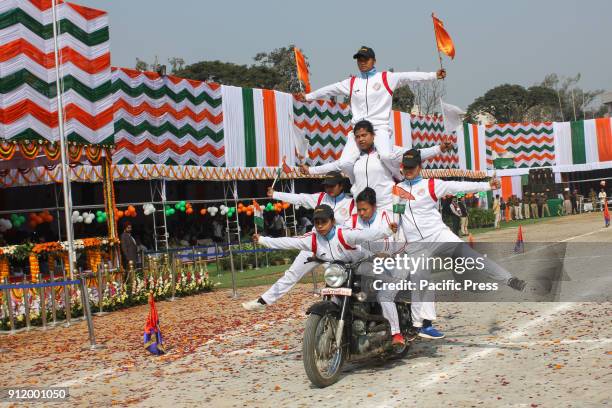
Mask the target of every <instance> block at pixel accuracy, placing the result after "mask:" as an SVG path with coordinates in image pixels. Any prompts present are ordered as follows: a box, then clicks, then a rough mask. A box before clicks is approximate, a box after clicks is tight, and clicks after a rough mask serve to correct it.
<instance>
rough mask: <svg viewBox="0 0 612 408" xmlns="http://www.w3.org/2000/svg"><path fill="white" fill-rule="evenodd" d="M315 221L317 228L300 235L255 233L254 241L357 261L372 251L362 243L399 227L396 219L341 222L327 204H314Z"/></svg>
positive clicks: (323, 257)
mask: <svg viewBox="0 0 612 408" xmlns="http://www.w3.org/2000/svg"><path fill="white" fill-rule="evenodd" d="M313 221H314V224H315V231H313V232H309V233H307V234H304V235H302V236H301V237H284V238H270V237H264V236H261V235H259V234H255V235H253V242H256V243H259V244H260V245H262V246H265V247H268V248H273V249H300V250H302V251H311V252H312V253H313V254H314V255H315V256H316V258H318V259H320V260H322V261H325V262H334V261H341V262H356V261H359V260H361V259H363V258H365V257H367V256H369V255H370V253H369V252H368V251H365V250H363V249H362V248H361V247H360V246H359V245H360V244H363V243H366V242H368V241H378V240H382V239H385V238H387V237H390V236H391V235H393V234H394V233H395V232H396V231H397V224H396V223H390V224H388V225H386V226H384V228H380V229H379V228H372V229H368V230H358V229H352V228H347V227H342V226H339V225H337V224H336V222H335V220H334V210H332V208H331V207H330V206H329V205H327V204H321V205H318V206H317V207H316V208H315V210H314V215H313Z"/></svg>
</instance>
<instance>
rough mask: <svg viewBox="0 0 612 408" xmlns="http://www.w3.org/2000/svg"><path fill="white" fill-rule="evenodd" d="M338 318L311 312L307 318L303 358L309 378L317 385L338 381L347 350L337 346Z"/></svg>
mask: <svg viewBox="0 0 612 408" xmlns="http://www.w3.org/2000/svg"><path fill="white" fill-rule="evenodd" d="M337 327H338V319H337V317H336V316H334V315H332V314H325V315H323V316H319V315H316V314H311V315H309V316H308V319H307V320H306V327H305V329H304V343H303V345H302V358H303V360H304V369H305V370H306V375H307V376H308V379H309V380H310V381H311V382H312V383H313V384H314V385H315V386H317V387H319V388H324V387H328V386H330V385H332V384H334V383H336V382H337V381H338V379H339V378H340V372H341V369H342V365H343V364H344V358H345V352H344V350H343V348H342V347H340V348H338V347H336V328H337Z"/></svg>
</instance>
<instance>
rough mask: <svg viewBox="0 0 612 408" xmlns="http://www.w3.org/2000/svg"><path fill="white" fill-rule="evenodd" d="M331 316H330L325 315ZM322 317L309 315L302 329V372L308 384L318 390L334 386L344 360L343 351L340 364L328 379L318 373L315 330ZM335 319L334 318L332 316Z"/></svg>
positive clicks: (342, 351) (343, 351)
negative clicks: (310, 383)
mask: <svg viewBox="0 0 612 408" xmlns="http://www.w3.org/2000/svg"><path fill="white" fill-rule="evenodd" d="M326 316H331V315H326ZM323 317H324V316H320V315H317V314H310V315H309V316H308V319H307V320H306V326H305V329H304V342H303V344H302V359H303V362H304V370H305V371H306V375H307V376H308V379H309V380H310V382H312V384H313V385H315V386H316V387H319V388H325V387H328V386H330V385H332V384H335V383H336V382H337V381H338V379H339V378H340V374H341V372H342V366H343V365H344V359H345V356H346V354H345V350H344V349H341V350H340V364H339V366H338V369H337V370H336V372H335V373H334V374H333V375H332V376H330V377H324V376H322V375H321V373H320V372H319V369H318V368H317V363H316V355H315V349H316V346H317V341H318V339H317V337H316V334H317V328H318V327H319V323H320V322H321V320H322V319H323ZM333 317H334V318H335V319H337V317H336V316H333Z"/></svg>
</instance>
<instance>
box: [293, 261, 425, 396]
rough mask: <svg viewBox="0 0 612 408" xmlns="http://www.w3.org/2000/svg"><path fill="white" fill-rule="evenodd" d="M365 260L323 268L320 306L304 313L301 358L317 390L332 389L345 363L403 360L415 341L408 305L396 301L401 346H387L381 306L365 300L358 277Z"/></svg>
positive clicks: (365, 284) (364, 289) (363, 282)
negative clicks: (371, 360)
mask: <svg viewBox="0 0 612 408" xmlns="http://www.w3.org/2000/svg"><path fill="white" fill-rule="evenodd" d="M314 260H315V261H317V262H319V263H324V262H323V261H321V260H316V259H314ZM369 260H370V259H364V260H361V261H359V262H356V263H342V262H334V263H328V264H327V267H326V269H325V273H324V278H325V284H326V287H325V288H322V289H321V295H322V296H323V300H321V301H319V302H317V303H315V304H313V305H312V306H310V308H309V309H308V311H307V312H306V314H307V315H308V318H307V320H306V326H305V330H304V341H303V345H302V358H303V362H304V369H305V371H306V375H307V376H308V378H309V379H310V381H311V382H312V383H313V384H314V385H315V386H317V387H319V388H324V387H327V386H330V385H332V384H334V383H336V382H337V381H338V379H339V378H340V374H341V371H342V367H343V365H344V364H345V363H347V362H356V361H361V360H365V359H370V358H373V357H381V358H384V359H385V358H386V359H398V358H403V357H404V356H405V355H406V354H408V351H409V349H410V346H411V343H412V341H413V340H414V339H415V338H416V332H415V329H414V328H413V327H412V319H411V314H410V303H406V302H402V301H399V302H398V301H396V302H395V304H396V306H397V312H398V316H399V321H400V330H401V332H402V334H403V335H404V339H405V340H406V344H405V345H404V346H403V347H400V348H397V347H393V346H392V344H391V341H392V336H391V328H390V326H389V322H388V321H387V320H386V319H385V318H384V317H383V315H382V309H381V306H380V303H378V302H377V301H375V299H369V296H368V294H367V292H368V291H367V287H369V286H368V284H369V283H368V282H367V277H366V274H360V273H357V272H358V270H359V269H360V267H362V266H363V267H366V264H365V263H366V262H367V261H369ZM366 269H367V268H366ZM369 300H372V301H369Z"/></svg>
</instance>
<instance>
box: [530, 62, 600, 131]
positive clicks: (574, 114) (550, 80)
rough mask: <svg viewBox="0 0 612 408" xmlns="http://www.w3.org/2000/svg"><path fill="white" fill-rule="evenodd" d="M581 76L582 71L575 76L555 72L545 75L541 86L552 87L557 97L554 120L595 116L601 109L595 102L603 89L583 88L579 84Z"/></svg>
mask: <svg viewBox="0 0 612 408" xmlns="http://www.w3.org/2000/svg"><path fill="white" fill-rule="evenodd" d="M580 78H581V75H580V73H578V74H576V76H573V77H559V76H558V75H557V74H554V73H553V74H548V75H546V77H544V80H543V81H542V83H541V84H540V86H542V87H545V88H548V89H551V90H552V91H554V92H555V94H556V97H557V98H556V99H557V100H556V103H555V105H556V108H555V111H554V115H553V119H552V120H560V121H564V120H574V119H586V118H587V117H589V116H591V117H594V116H595V115H596V114H597V112H598V110H600V106H599V105H594V102H595V100H596V98H597V97H598V96H599V95H600V94H601V93H603V91H602V90H599V89H597V90H594V91H585V90H583V89H582V88H580V87H578V86H577V85H578V82H580ZM574 109H575V110H574Z"/></svg>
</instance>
